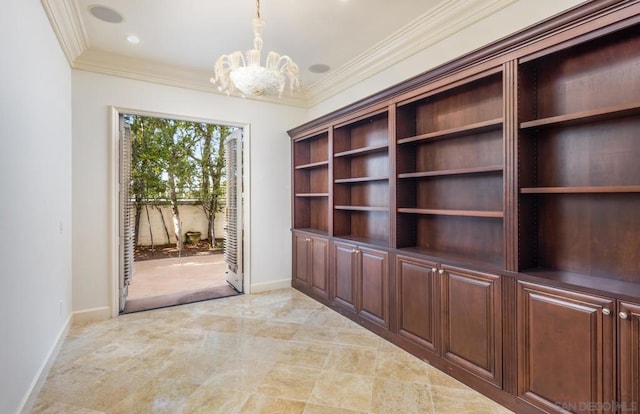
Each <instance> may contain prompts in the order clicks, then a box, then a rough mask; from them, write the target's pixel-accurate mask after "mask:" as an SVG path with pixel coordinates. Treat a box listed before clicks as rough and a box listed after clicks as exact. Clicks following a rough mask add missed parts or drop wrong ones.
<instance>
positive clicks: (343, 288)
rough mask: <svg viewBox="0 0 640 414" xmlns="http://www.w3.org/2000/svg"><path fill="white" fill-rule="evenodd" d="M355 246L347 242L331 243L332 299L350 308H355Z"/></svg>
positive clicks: (353, 309)
mask: <svg viewBox="0 0 640 414" xmlns="http://www.w3.org/2000/svg"><path fill="white" fill-rule="evenodd" d="M355 256H356V246H355V245H352V244H347V243H334V244H333V278H334V286H335V292H334V301H335V303H336V304H338V305H340V306H342V307H344V308H346V309H349V310H352V311H354V312H355V309H356V306H355V304H356V285H355V281H356V268H355Z"/></svg>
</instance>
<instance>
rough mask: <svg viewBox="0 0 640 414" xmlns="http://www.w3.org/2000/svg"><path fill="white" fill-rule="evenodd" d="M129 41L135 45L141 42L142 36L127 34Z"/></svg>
mask: <svg viewBox="0 0 640 414" xmlns="http://www.w3.org/2000/svg"><path fill="white" fill-rule="evenodd" d="M127 41H128V42H129V43H131V44H133V45H137V44H138V43H140V38H139V37H138V36H136V35H129V36H127Z"/></svg>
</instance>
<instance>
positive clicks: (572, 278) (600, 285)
mask: <svg viewBox="0 0 640 414" xmlns="http://www.w3.org/2000/svg"><path fill="white" fill-rule="evenodd" d="M520 272H521V273H525V274H527V275H531V276H535V277H539V278H541V279H544V280H551V281H555V282H558V283H562V284H565V285H572V286H577V287H581V288H587V289H594V290H596V291H606V292H611V293H615V294H618V295H624V296H628V297H630V298H634V299H635V298H638V297H640V285H639V284H638V283H634V282H627V281H624V280H617V279H610V278H604V277H598V276H593V275H589V274H584V273H573V272H566V271H562V270H554V269H546V268H532V269H523V270H521V271H520Z"/></svg>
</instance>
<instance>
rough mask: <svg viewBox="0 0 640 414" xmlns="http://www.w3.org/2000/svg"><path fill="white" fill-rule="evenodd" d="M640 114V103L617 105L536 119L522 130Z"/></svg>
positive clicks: (523, 124)
mask: <svg viewBox="0 0 640 414" xmlns="http://www.w3.org/2000/svg"><path fill="white" fill-rule="evenodd" d="M638 114H640V102H633V103H630V104H626V105H616V106H610V107H607V108H600V109H593V110H589V111H581V112H576V113H572V114H566V115H558V116H552V117H549V118H542V119H535V120H533V121H527V122H522V123H521V124H520V128H521V129H528V128H542V127H552V126H564V125H578V124H582V123H587V122H595V121H605V120H608V119H615V118H622V117H625V116H630V115H638Z"/></svg>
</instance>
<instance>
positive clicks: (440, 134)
mask: <svg viewBox="0 0 640 414" xmlns="http://www.w3.org/2000/svg"><path fill="white" fill-rule="evenodd" d="M502 121H503V120H502V118H495V119H490V120H488V121H482V122H477V123H475V124H470V125H465V126H462V127H458V128H451V129H445V130H442V131H435V132H429V133H427V134H421V135H417V136H415V137H408V138H401V139H399V140H398V144H409V143H412V142H418V141H426V140H432V139H448V138H456V137H461V136H464V135H470V134H477V133H480V132H486V131H494V130H497V129H500V128H502Z"/></svg>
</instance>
